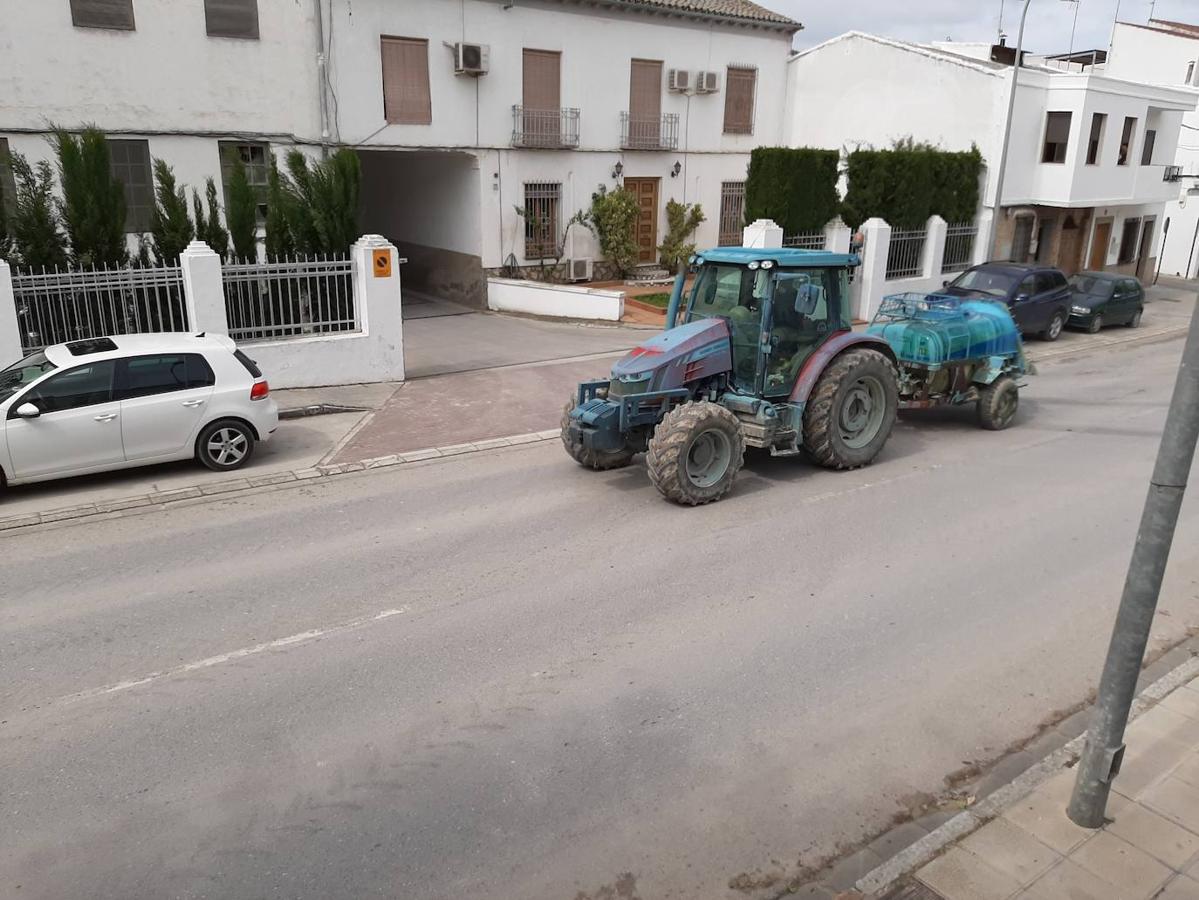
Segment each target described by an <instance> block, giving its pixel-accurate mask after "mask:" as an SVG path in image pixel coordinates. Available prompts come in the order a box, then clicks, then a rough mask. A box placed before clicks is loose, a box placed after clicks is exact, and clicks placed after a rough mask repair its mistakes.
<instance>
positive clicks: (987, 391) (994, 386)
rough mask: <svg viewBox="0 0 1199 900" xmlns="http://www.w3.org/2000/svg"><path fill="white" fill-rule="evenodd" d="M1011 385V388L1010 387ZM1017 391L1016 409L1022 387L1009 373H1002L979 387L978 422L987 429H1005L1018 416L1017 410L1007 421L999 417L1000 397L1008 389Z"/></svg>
mask: <svg viewBox="0 0 1199 900" xmlns="http://www.w3.org/2000/svg"><path fill="white" fill-rule="evenodd" d="M1008 385H1010V388H1009V387H1008ZM1009 389H1010V390H1012V391H1014V392H1015V393H1016V409H1017V410H1018V409H1019V404H1020V389H1019V387H1018V386H1017V385H1016V382H1015V381H1013V380H1012V379H1011V378H1009V377H1008V376H1007V375H1000V376H999V377H998V378H996V379H995V380H994V381H992V382H991V383H990V384H988V385H985V386H983V387H980V388H979V389H978V424H979V426H980V427H982V428H985V429H986V430H987V431H1003V429H1005V428H1007V427H1008V426H1009V425H1011V424H1012V422H1013V420H1014V419H1015V418H1016V411H1013V412H1012V415H1011V416H1010V417H1009V418H1008V419H1007V420H1006V421H1005V420H1003V419H1001V418H1000V417H999V397H1000V395H1001V394H1002V393H1003V392H1004V391H1006V390H1009Z"/></svg>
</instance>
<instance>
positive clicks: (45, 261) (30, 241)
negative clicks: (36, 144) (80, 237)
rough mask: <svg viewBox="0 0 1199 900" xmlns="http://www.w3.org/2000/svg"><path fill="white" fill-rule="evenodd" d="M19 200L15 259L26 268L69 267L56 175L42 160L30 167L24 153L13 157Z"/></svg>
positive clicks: (13, 223) (14, 224)
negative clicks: (59, 216) (58, 209)
mask: <svg viewBox="0 0 1199 900" xmlns="http://www.w3.org/2000/svg"><path fill="white" fill-rule="evenodd" d="M9 161H10V164H11V165H12V171H13V177H14V179H15V180H16V186H17V196H16V204H15V207H14V209H13V215H12V219H11V221H10V224H9V229H10V233H11V235H12V242H13V255H14V256H15V258H16V259H17V260H18V261H19V262H20V263H22V264H23V265H26V266H29V267H32V268H38V267H42V266H44V267H45V268H47V269H51V268H56V267H57V268H62V267H65V266H66V265H67V242H66V238H65V237H64V236H63V233H62V231H61V230H60V229H59V225H58V214H57V211H56V210H55V204H54V194H53V189H54V174H53V173H52V172H51V170H50V164H49V163H48V162H46V161H45V160H42V161H41V162H39V163H38V164H37V166H30V165H29V162H28V161H27V160H26V159H25V157H24V156H22V155H21V154H20V153H13V154H11V156H10V157H9Z"/></svg>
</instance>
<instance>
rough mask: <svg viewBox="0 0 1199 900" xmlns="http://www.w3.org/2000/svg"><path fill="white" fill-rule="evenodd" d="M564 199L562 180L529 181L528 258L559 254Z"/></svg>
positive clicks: (527, 192)
mask: <svg viewBox="0 0 1199 900" xmlns="http://www.w3.org/2000/svg"><path fill="white" fill-rule="evenodd" d="M561 199H562V185H561V184H560V183H558V182H549V181H536V182H528V183H526V184H525V216H524V219H525V259H546V258H553V257H555V256H557V254H558V237H559V236H558V229H559V227H560V219H561V217H560V216H559V206H560V204H561Z"/></svg>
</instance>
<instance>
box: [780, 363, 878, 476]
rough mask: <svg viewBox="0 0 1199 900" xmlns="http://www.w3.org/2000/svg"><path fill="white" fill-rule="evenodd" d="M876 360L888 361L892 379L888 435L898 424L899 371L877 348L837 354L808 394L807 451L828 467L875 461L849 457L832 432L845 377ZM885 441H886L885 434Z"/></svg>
mask: <svg viewBox="0 0 1199 900" xmlns="http://www.w3.org/2000/svg"><path fill="white" fill-rule="evenodd" d="M874 361H879V362H882V363H883V364H884V365H885V367H886V372H887V375H888V377H889V378H890V382H891V383H890V384H889V385H887V388H888V389H889V391H890V396H891V397H892V398H894V400H895V408H893V409H892V410H891V411H890V419H891V421H890V423H888V424H887V425H886V426H885V430H886V431H887V432H888V436H889V434H890V430H891V428H892V427H893V426H894V424H895V416H896V413H897V410H898V405H899V404H898V398H899V375H898V373H897V372H896V369H895V364H894V363H893V362H891V360H890V359H888V358H887V357H886V356H884V355H883V354H882V353H879V352H878V351H877V350H849V351H847V352H845V353H843V354H841V355H840V356H838V357H837V358H836V359H834V360H833V362H832V363H831V364H830V365H829V367H828V368H827V369H825V371H824V372H823V373H822V374H821V376H820V380H819V381H817V382H816V389H815V390H814V391H812V395H811V397H809V398H808V403H807V406H806V407H805V408H804V414H803V424H804V430H803V445H804V451H805V452H806V453H807V455H808V457H809V458H810V459H811V460H812V461H813V462H815V463H817V464H819V465H821V466H823V467H824V468H826V469H838V470H841V471H845V470H847V469H858V468H861V467H862V466H868V465H870V463H871V462H873V461H874V458H873V456H872V457H871V458H870V459H868V460H866V461H864V462H853V461H850V460H846V459H845V458H844V457H843V456H841V455H840V454H839V453H838V452H837V448H836V447H835V446H834V445H833V434H832V429H833V425H834V423H835V422H836V416H835V415H834V414H833V403H834V402H836V399H837V393H838V392H839V390H840V388H841V383H842V381H844V379H845V378H846V377H847V376H848V375H849V374H850V373H851V372H852V371H853V370H854V369H856V368H857V367H858V366H860V365H863V364H866V363H871V362H874ZM883 442H884V443H886V439H885V438H884V441H883ZM879 449H881V447H880V448H879Z"/></svg>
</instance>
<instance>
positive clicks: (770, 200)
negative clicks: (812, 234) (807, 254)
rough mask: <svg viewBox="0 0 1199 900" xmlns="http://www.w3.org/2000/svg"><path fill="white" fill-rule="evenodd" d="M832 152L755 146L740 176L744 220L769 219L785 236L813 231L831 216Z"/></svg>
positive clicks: (834, 159)
mask: <svg viewBox="0 0 1199 900" xmlns="http://www.w3.org/2000/svg"><path fill="white" fill-rule="evenodd" d="M839 158H840V154H839V153H838V152H837V151H836V150H815V149H812V148H810V147H802V148H800V149H797V150H796V149H791V148H789V147H758V148H757V149H756V150H754V151H753V153H752V154H751V155H750V158H749V174H748V176H747V177H746V180H745V220H746V222H752V221H754V220H755V219H773V220H774V221H775V222H776V223H778V224H779V225H780V226H782V229H783V231H784V232H785V233H786V234H797V233H799V232H801V231H817V230H819V229H821V228H823V227H824V225H825V223H826V222H828V221H829V220H830V219H832V218H833V217H834V216H836V215H837V210H838V206H839V205H840V201H839V199H838V197H837V164H838V161H839Z"/></svg>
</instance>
